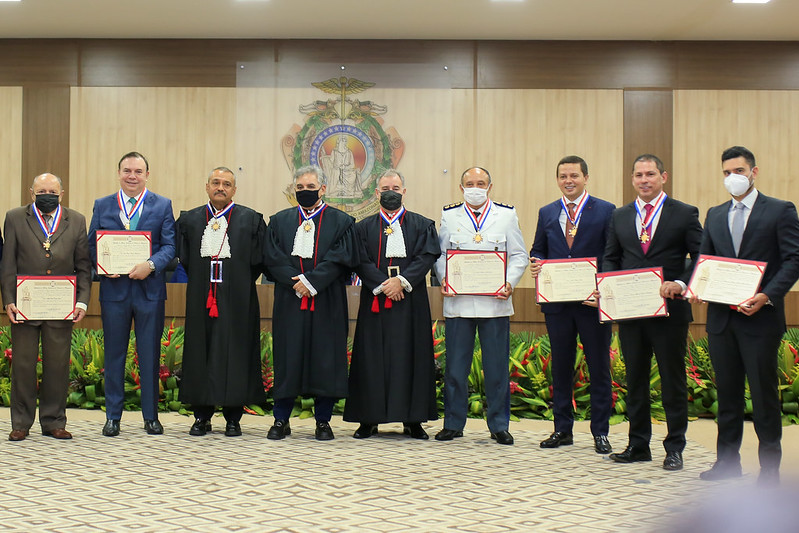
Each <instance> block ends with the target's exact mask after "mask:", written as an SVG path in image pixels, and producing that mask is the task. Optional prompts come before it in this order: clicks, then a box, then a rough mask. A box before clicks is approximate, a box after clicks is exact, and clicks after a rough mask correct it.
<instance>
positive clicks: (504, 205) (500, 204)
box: [494, 202, 513, 209]
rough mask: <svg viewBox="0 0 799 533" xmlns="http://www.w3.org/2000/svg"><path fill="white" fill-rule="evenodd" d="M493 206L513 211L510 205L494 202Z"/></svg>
mask: <svg viewBox="0 0 799 533" xmlns="http://www.w3.org/2000/svg"><path fill="white" fill-rule="evenodd" d="M494 205H498V206H499V207H504V208H505V209H513V206H512V205H510V204H503V203H501V202H494Z"/></svg>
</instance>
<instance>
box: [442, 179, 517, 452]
mask: <svg viewBox="0 0 799 533" xmlns="http://www.w3.org/2000/svg"><path fill="white" fill-rule="evenodd" d="M460 188H461V191H463V199H464V200H465V201H464V202H461V203H457V204H452V205H448V206H446V207H444V209H443V211H442V213H441V229H440V230H439V232H438V237H439V241H440V243H441V257H439V258H438V261H437V262H436V274H437V276H438V279H440V280H441V283H442V294H444V296H445V298H444V317H446V339H447V362H446V368H445V371H444V429H442V430H441V431H439V432H438V434H437V435H436V440H452V439H453V438H455V437H461V436H463V427H464V425H465V424H466V410H467V398H468V393H469V391H468V379H469V371H470V370H471V366H472V355H473V352H474V338H475V337H474V336H475V331H477V332H479V334H480V346H481V348H482V352H483V373H484V375H485V391H486V397H487V400H488V413H487V415H488V416H487V418H488V429H489V431H491V438H492V439H495V440H496V441H497V442H498V443H499V444H513V436H512V435H511V434H510V432H509V431H508V422H509V420H510V385H509V376H508V358H509V356H510V316H511V315H512V314H513V302H512V301H511V293H512V292H513V288H514V287H515V286H516V285H517V284H518V283H519V281H520V280H521V279H522V275H523V274H524V270H525V269H526V268H527V264H528V258H527V248H526V247H525V245H524V238H523V237H522V231H521V229H520V228H519V219H518V217H517V216H516V210H515V209H514V208H513V207H511V206H508V205H504V204H499V203H496V202H492V201H491V200H490V199H489V198H488V193H489V191H490V190H491V176H490V174H489V173H488V171H487V170H485V169H483V168H480V167H473V168H470V169H468V170H466V171H465V172H464V173H463V175H462V176H461V185H460ZM448 249H461V250H485V251H506V252H507V266H506V268H507V271H506V272H507V274H506V283H505V287H504V289H502V290H500V291H499V292H498V293H497V294H496V296H468V295H455V294H453V293H452V292H450V291H448V290H447V283H446V253H447V250H448Z"/></svg>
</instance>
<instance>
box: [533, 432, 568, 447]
mask: <svg viewBox="0 0 799 533" xmlns="http://www.w3.org/2000/svg"><path fill="white" fill-rule="evenodd" d="M569 444H574V436H572V434H571V433H565V432H563V431H556V432H555V433H553V434H552V435H550V436H549V437H547V438H546V439H544V440H542V441H541V444H539V446H541V447H542V448H557V447H558V446H568V445H569Z"/></svg>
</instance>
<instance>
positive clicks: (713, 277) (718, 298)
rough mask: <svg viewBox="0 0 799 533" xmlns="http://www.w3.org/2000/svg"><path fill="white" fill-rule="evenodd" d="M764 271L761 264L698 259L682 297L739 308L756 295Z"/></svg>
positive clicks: (762, 263)
mask: <svg viewBox="0 0 799 533" xmlns="http://www.w3.org/2000/svg"><path fill="white" fill-rule="evenodd" d="M765 271H766V263H764V262H762V261H746V260H743V259H736V258H734V257H717V256H714V255H700V256H699V259H698V260H697V261H696V268H694V273H693V274H692V275H691V281H690V282H689V283H688V289H687V290H686V291H685V294H686V296H696V297H697V298H699V299H700V300H704V301H706V302H714V303H719V304H728V305H739V304H741V303H742V302H745V301H746V300H748V299H749V298H751V297H752V296H754V295H755V294H757V289H758V287H760V282H761V281H762V280H763V273H764V272H765Z"/></svg>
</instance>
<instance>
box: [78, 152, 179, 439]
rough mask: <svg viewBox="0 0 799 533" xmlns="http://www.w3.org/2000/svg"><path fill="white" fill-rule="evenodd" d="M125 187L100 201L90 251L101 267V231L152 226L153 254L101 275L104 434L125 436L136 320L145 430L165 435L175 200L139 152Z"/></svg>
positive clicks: (130, 158) (122, 176)
mask: <svg viewBox="0 0 799 533" xmlns="http://www.w3.org/2000/svg"><path fill="white" fill-rule="evenodd" d="M117 170H118V174H119V185H120V190H119V191H118V192H117V193H115V194H112V195H110V196H105V197H103V198H99V199H98V200H95V202H94V210H93V212H92V221H91V224H90V225H89V254H90V255H91V257H92V261H94V263H95V267H96V266H97V231H98V230H113V231H123V230H130V231H134V230H135V231H148V232H150V237H151V239H152V241H151V242H152V251H151V256H150V258H149V259H147V260H146V261H143V262H141V263H139V264H138V265H136V266H134V267H133V268H132V269H131V270H130V272H128V273H127V274H126V275H122V276H120V275H106V276H102V277H101V279H100V307H101V316H102V320H103V332H104V342H105V406H106V418H107V420H106V423H105V426H104V427H103V435H105V436H107V437H115V436H117V435H119V420H120V418H122V408H123V404H124V401H125V358H126V356H127V352H128V341H129V339H130V327H131V322H132V321H133V322H135V332H136V351H137V353H138V359H139V382H140V385H141V408H142V416H143V417H144V429H145V430H146V431H147V433H148V434H150V435H160V434H161V433H163V432H164V428H163V427H162V426H161V423H160V422H159V421H158V370H159V367H160V354H161V350H160V344H161V334H162V333H163V330H164V300H166V282H165V278H164V269H166V267H167V265H168V264H169V262H170V261H171V260H172V259H173V258H174V257H175V217H174V215H173V213H172V202H171V201H170V200H169V199H168V198H164V197H163V196H159V195H157V194H155V193H154V192H152V191H150V190H148V189H147V178H148V177H149V175H150V166H149V164H148V163H147V159H145V157H144V156H143V155H141V154H140V153H138V152H130V153H128V154H125V155H124V156H122V159H120V160H119V165H118V169H117Z"/></svg>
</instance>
